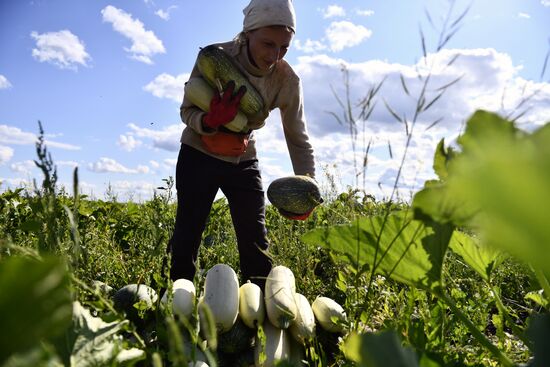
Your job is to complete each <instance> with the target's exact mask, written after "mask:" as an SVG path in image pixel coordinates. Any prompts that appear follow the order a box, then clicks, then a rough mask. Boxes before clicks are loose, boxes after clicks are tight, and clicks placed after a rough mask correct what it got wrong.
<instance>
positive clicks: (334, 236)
mask: <svg viewBox="0 0 550 367" xmlns="http://www.w3.org/2000/svg"><path fill="white" fill-rule="evenodd" d="M458 144H459V149H451V148H450V147H448V146H446V144H445V142H444V141H441V142H440V144H439V145H438V146H437V147H434V161H433V167H434V171H435V173H436V174H437V177H438V179H437V180H433V181H428V182H426V183H425V185H424V187H423V188H422V189H421V190H420V191H418V192H417V193H416V194H415V195H414V197H413V199H412V201H411V202H398V201H395V200H384V201H376V200H375V199H374V198H373V197H371V196H369V195H364V194H363V193H362V192H361V191H360V190H351V189H350V190H348V191H346V192H335V191H334V189H332V188H331V187H330V185H328V186H329V187H326V188H324V190H323V191H324V192H323V197H324V199H325V202H324V203H323V204H322V205H321V206H319V207H318V208H317V209H316V210H315V211H314V212H313V214H312V216H311V217H310V218H309V219H308V220H306V221H304V222H301V221H290V220H287V219H284V218H283V217H282V216H281V215H280V214H279V213H278V212H277V210H276V209H275V208H273V207H272V206H268V208H267V214H266V221H267V226H268V235H269V239H270V243H271V247H270V250H269V253H270V255H271V257H272V259H273V264H274V265H284V266H286V267H288V268H289V269H291V270H292V272H293V273H294V274H295V277H296V292H299V293H301V294H303V295H304V296H305V297H306V298H307V299H308V301H309V302H313V300H314V299H315V298H316V297H318V296H326V297H330V298H332V299H334V300H335V301H337V302H338V303H339V304H340V305H342V307H343V308H344V310H345V313H346V319H345V321H344V322H343V324H342V331H341V332H338V333H332V332H327V331H326V330H323V328H320V327H319V325H316V335H315V337H313V338H310V339H308V340H306V341H305V343H304V345H299V347H298V348H299V349H300V353H299V355H300V357H299V358H298V360H296V359H295V360H287V361H281V362H280V363H278V364H277V365H279V366H299V365H301V366H407V367H408V366H422V367H432V366H433V367H436V366H519V365H528V366H533V367H543V366H550V348H548V347H549V346H550V344H549V340H550V313H549V312H548V310H549V308H548V302H549V300H550V283H549V279H550V255H549V254H550V226H549V225H548V218H550V209H549V208H550V206H549V205H548V203H550V190H549V188H550V124H546V125H543V126H542V127H540V128H539V129H538V130H536V131H533V132H530V133H528V132H525V131H522V130H519V129H518V128H517V127H516V126H515V125H514V123H513V122H510V121H507V120H505V119H503V118H501V117H499V116H498V115H495V114H492V113H489V112H485V111H477V112H476V113H475V114H473V115H472V116H471V117H470V119H469V120H468V122H467V124H466V127H465V130H464V133H463V134H462V135H461V137H460V138H459V140H458ZM36 163H37V165H38V166H39V167H40V169H41V170H42V172H43V177H42V179H41V181H40V182H38V183H37V184H36V188H35V190H33V191H27V190H23V189H17V190H7V191H4V192H3V193H2V194H1V195H0V230H1V232H0V233H1V238H0V325H1V330H2V332H1V333H0V365H3V366H30V365H32V366H42V365H43V366H63V365H64V366H131V365H137V366H155V367H157V366H188V365H189V366H193V365H194V366H199V365H201V364H198V360H200V359H202V360H203V361H204V362H206V363H207V365H208V366H211V367H212V366H250V365H254V357H253V356H251V354H250V353H252V352H251V350H249V349H251V348H252V347H251V346H248V347H247V348H248V349H245V350H241V351H238V352H237V351H236V350H235V349H233V348H232V347H228V346H227V344H224V343H227V339H228V338H226V337H225V336H224V334H223V333H217V332H216V330H215V328H212V325H209V323H208V321H207V322H206V327H204V324H203V323H200V322H199V319H200V317H199V314H198V311H197V308H196V307H195V309H194V313H193V315H192V316H191V317H189V318H183V317H178V316H177V315H175V314H174V313H173V311H172V309H171V308H170V307H164V306H163V304H162V303H161V302H160V300H157V301H156V302H153V303H150V304H148V303H147V302H138V303H136V304H134V305H133V308H132V309H131V310H130V312H121V311H119V310H117V309H115V307H114V303H113V300H112V290H117V289H119V288H121V287H123V286H125V285H127V284H146V285H148V286H150V287H151V288H153V289H154V290H156V291H157V292H160V290H161V289H163V288H170V286H171V285H170V283H169V282H168V280H167V279H168V274H167V271H168V269H167V268H166V267H165V266H163V264H164V263H165V262H166V261H167V256H168V255H167V254H166V244H167V242H168V239H169V237H170V235H171V231H172V228H173V224H174V216H175V204H174V200H173V197H174V191H173V181H172V179H171V178H169V179H166V180H165V181H164V184H163V186H162V187H159V189H158V190H157V192H156V193H155V195H154V197H153V198H152V199H151V200H148V201H146V202H143V203H134V202H119V201H118V200H117V198H116V196H114V195H111V197H109V199H107V200H97V199H96V200H91V199H90V198H88V197H86V196H84V195H80V194H79V190H78V171H77V170H75V172H74V191H73V192H71V193H68V192H65V191H64V190H62V189H60V188H59V187H58V185H57V175H56V167H55V162H54V161H53V159H52V157H51V156H50V154H49V153H48V151H47V147H46V146H45V144H44V140H43V132H42V131H41V134H40V138H39V140H38V142H37V160H36ZM329 181H330V177H329ZM219 263H223V264H227V265H229V266H231V267H232V268H233V269H235V271H237V272H238V269H239V265H238V264H239V259H238V256H237V247H236V239H235V234H234V231H233V227H232V224H231V218H230V214H229V209H228V206H227V203H226V201H225V200H224V199H220V200H218V201H216V202H215V203H214V206H213V209H212V211H211V214H210V217H209V220H208V223H207V227H206V230H205V232H204V237H203V246H202V248H201V252H200V259H199V272H198V274H197V276H196V278H195V280H194V283H195V286H196V289H197V290H198V292H200V290H201V289H202V287H203V283H204V277H205V273H206V271H207V270H208V269H210V268H211V267H212V266H214V265H215V264H219ZM158 298H159V299H160V297H158ZM201 326H202V327H201ZM251 333H252V334H256V333H257V334H258V335H259V339H258V340H261V334H262V332H261V331H258V330H252V331H251Z"/></svg>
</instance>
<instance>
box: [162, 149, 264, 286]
mask: <svg viewBox="0 0 550 367" xmlns="http://www.w3.org/2000/svg"><path fill="white" fill-rule="evenodd" d="M176 189H177V195H178V209H177V214H176V223H175V227H174V232H173V235H172V238H171V239H170V242H169V251H171V253H172V264H171V267H170V278H171V279H172V280H176V279H179V278H185V279H189V280H193V277H194V275H195V270H196V269H195V265H194V262H195V261H196V259H197V255H198V251H199V246H200V243H201V238H202V233H203V231H204V227H205V224H206V220H207V218H208V214H209V213H210V209H211V208H212V203H213V202H214V199H215V197H216V193H217V191H218V189H221V190H222V192H223V193H224V195H225V197H226V198H227V202H228V204H229V209H230V212H231V218H232V220H233V226H234V228H235V233H236V235H237V244H238V249H239V259H240V269H241V279H240V281H241V284H242V283H245V282H246V281H247V280H250V281H252V282H254V283H256V284H258V285H260V286H261V287H262V288H263V286H264V284H265V277H266V276H267V275H268V273H269V271H270V269H271V262H270V260H269V258H268V257H267V256H266V255H265V254H264V253H263V252H262V251H261V250H267V247H268V241H267V236H266V234H267V233H266V228H265V198H264V191H263V188H262V179H261V175H260V170H259V168H258V161H257V160H248V161H244V162H241V163H238V164H234V163H229V162H225V161H222V160H219V159H216V158H214V157H211V156H209V155H207V154H204V153H202V152H200V151H198V150H196V149H194V148H192V147H190V146H188V145H185V144H182V146H181V148H180V152H179V156H178V162H177V166H176Z"/></svg>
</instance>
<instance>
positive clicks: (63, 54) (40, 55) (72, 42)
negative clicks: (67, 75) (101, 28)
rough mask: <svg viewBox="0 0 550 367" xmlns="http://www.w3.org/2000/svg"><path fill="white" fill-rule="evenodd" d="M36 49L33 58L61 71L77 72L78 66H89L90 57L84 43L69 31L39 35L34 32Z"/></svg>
mask: <svg viewBox="0 0 550 367" xmlns="http://www.w3.org/2000/svg"><path fill="white" fill-rule="evenodd" d="M31 37H32V38H34V39H35V40H36V48H33V50H32V56H33V57H34V58H35V59H36V60H38V61H40V62H48V63H50V64H53V65H56V66H57V67H59V68H60V69H72V70H76V69H77V67H78V65H82V66H88V64H87V61H88V60H89V59H90V55H88V53H87V52H86V47H85V46H84V42H82V41H81V40H80V39H78V37H77V36H75V35H74V34H72V33H71V31H69V30H66V29H65V30H62V31H59V32H48V33H42V34H39V33H38V32H32V33H31Z"/></svg>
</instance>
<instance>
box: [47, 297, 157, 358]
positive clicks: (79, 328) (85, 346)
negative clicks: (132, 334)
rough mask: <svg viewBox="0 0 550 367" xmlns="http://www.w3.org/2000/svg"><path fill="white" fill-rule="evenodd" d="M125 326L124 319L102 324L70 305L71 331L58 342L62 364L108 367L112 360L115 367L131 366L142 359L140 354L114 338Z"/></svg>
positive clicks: (76, 305)
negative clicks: (71, 315) (115, 364)
mask: <svg viewBox="0 0 550 367" xmlns="http://www.w3.org/2000/svg"><path fill="white" fill-rule="evenodd" d="M126 324H128V321H127V320H124V321H120V322H119V321H113V322H109V323H107V322H104V321H103V320H102V319H101V318H99V317H94V316H92V315H91V313H90V311H89V310H88V309H86V308H85V307H83V306H82V305H81V304H80V303H79V302H74V303H73V328H72V329H71V330H69V331H68V332H67V333H66V335H65V337H64V339H63V340H60V341H58V343H57V350H58V353H59V354H60V356H61V357H62V358H63V360H64V362H65V365H70V366H79V367H81V366H82V367H87V366H100V365H109V364H113V362H115V361H116V362H117V363H118V365H131V364H133V363H134V362H137V361H140V360H142V359H145V358H146V355H145V352H144V351H142V350H140V349H137V348H131V349H124V346H123V344H122V343H123V342H122V339H120V338H118V337H117V333H119V332H120V331H121V330H123V327H124V326H125V325H126Z"/></svg>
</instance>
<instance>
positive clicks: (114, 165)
mask: <svg viewBox="0 0 550 367" xmlns="http://www.w3.org/2000/svg"><path fill="white" fill-rule="evenodd" d="M88 169H89V170H90V171H92V172H96V173H125V174H137V173H148V172H149V167H147V166H144V165H138V167H137V168H128V167H126V166H124V165H123V164H121V163H119V162H117V161H116V160H114V159H112V158H107V157H101V158H100V159H99V160H98V161H96V162H93V163H88Z"/></svg>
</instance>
